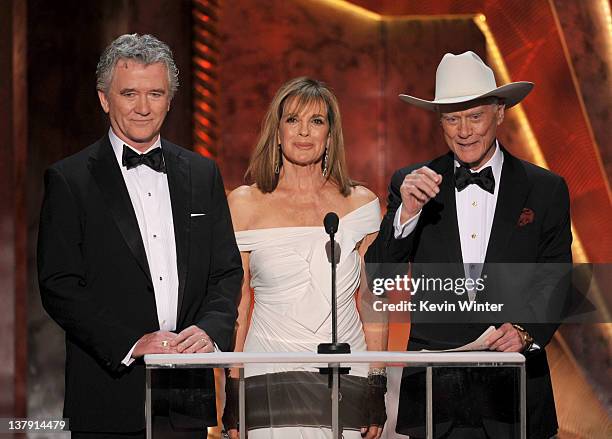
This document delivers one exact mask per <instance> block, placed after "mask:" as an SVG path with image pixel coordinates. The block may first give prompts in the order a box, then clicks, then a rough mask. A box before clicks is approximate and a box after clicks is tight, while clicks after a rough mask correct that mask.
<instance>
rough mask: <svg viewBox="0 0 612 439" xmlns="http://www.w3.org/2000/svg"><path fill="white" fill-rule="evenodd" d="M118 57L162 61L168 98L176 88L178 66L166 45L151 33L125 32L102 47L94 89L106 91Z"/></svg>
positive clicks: (146, 63) (142, 62) (150, 61)
mask: <svg viewBox="0 0 612 439" xmlns="http://www.w3.org/2000/svg"><path fill="white" fill-rule="evenodd" d="M120 59H131V60H134V61H136V62H138V63H141V64H144V65H149V64H155V63H163V64H164V65H165V66H166V70H167V72H168V84H169V85H170V90H169V96H170V99H172V97H173V96H174V93H175V92H176V90H177V89H178V86H179V81H178V74H179V71H178V68H177V67H176V64H175V63H174V59H173V58H172V50H170V47H168V45H167V44H166V43H164V42H162V41H160V40H158V39H157V38H155V37H154V36H153V35H138V34H125V35H121V36H120V37H119V38H117V39H116V40H114V41H113V42H112V43H110V45H109V46H108V47H107V48H106V49H104V52H103V53H102V55H101V56H100V60H99V61H98V66H97V67H96V89H98V90H100V91H103V92H104V93H107V92H108V90H109V88H110V84H111V81H112V79H113V70H114V68H115V65H116V64H117V61H119V60H120Z"/></svg>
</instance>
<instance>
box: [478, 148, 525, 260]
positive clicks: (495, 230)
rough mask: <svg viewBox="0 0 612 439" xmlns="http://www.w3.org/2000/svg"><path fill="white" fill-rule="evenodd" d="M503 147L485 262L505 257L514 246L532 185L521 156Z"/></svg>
mask: <svg viewBox="0 0 612 439" xmlns="http://www.w3.org/2000/svg"><path fill="white" fill-rule="evenodd" d="M502 151H503V152H504V165H503V167H502V172H501V178H500V180H501V181H500V185H499V194H498V195H497V204H496V206H495V216H494V217H493V226H492V227H491V236H490V238H489V245H488V247H487V256H486V258H485V263H486V262H503V261H504V256H505V255H506V254H507V252H508V249H511V246H510V238H511V237H512V234H513V233H514V231H515V230H516V228H517V226H516V222H517V221H518V218H519V215H520V214H521V210H522V208H523V206H524V205H525V199H526V198H527V195H528V194H529V190H530V188H531V183H530V182H529V181H528V180H527V174H526V173H525V169H524V168H523V165H522V164H521V162H520V160H518V159H517V158H515V157H513V156H512V155H510V154H509V153H508V152H507V151H506V150H505V149H502Z"/></svg>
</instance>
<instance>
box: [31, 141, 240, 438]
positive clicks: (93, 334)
mask: <svg viewBox="0 0 612 439" xmlns="http://www.w3.org/2000/svg"><path fill="white" fill-rule="evenodd" d="M162 149H163V153H164V159H165V162H166V168H167V174H168V186H169V191H170V198H171V203H172V217H173V221H174V233H175V240H176V253H177V265H178V267H177V268H178V277H179V292H178V310H177V328H176V331H177V332H179V331H181V330H182V329H184V328H186V327H188V326H190V325H193V324H195V325H198V326H199V327H200V328H202V329H203V330H204V331H206V332H207V333H208V335H209V336H210V337H211V338H212V339H213V340H214V341H215V342H216V343H217V345H218V346H219V348H220V349H221V350H229V348H230V344H231V338H232V333H233V328H234V322H235V319H236V314H237V312H236V300H237V296H238V294H239V291H240V283H241V280H242V274H243V272H242V266H241V261H240V255H239V252H238V249H237V246H236V242H235V238H234V232H233V228H232V223H231V218H230V214H229V209H228V206H227V201H226V198H225V192H224V188H223V182H222V180H221V176H220V174H219V170H218V168H217V166H216V165H215V163H214V162H212V161H211V160H208V159H206V158H203V157H201V156H199V155H197V154H195V153H193V152H190V151H187V150H185V149H183V148H180V147H178V146H176V145H174V144H172V143H170V142H167V141H165V140H162ZM191 213H205V215H201V216H196V217H192V216H191ZM38 275H39V284H40V291H41V296H42V302H43V306H44V307H45V309H46V311H47V312H48V313H49V315H50V316H51V317H52V318H53V319H54V320H55V321H56V322H57V323H58V324H59V325H60V326H61V327H62V328H63V329H64V331H65V332H66V377H65V379H66V390H65V404H64V416H65V417H67V418H70V426H71V429H73V430H82V431H107V432H110V431H136V430H140V429H142V428H144V396H145V389H144V366H143V363H142V362H141V361H137V362H136V363H135V364H133V365H131V366H130V367H125V366H124V365H122V363H121V361H122V360H123V358H124V357H125V355H126V354H127V353H128V352H129V350H130V349H131V347H132V346H133V345H134V344H135V343H136V341H137V340H138V339H139V338H140V337H141V336H142V335H144V334H145V333H150V332H154V331H157V330H159V324H158V318H157V310H156V305H155V295H154V292H153V284H152V281H151V274H150V272H149V267H148V263H147V259H146V254H145V250H144V245H143V242H142V238H141V235H140V230H139V228H138V223H137V219H136V215H135V213H134V209H133V207H132V204H131V201H130V197H129V195H128V192H127V188H126V186H125V183H124V180H123V177H122V175H121V170H120V168H119V165H118V163H117V160H116V157H115V155H114V153H113V150H112V146H111V144H110V141H109V139H108V136H104V137H103V138H102V139H101V140H99V141H98V142H96V143H94V144H93V145H91V146H89V147H87V148H86V149H84V150H82V151H80V152H78V153H77V154H75V155H73V156H71V157H68V158H66V159H64V160H61V161H60V162H58V163H56V164H54V165H52V166H51V167H50V168H49V169H48V170H47V171H46V173H45V197H44V201H43V206H42V211H41V219H40V230H39V237H38ZM194 380H195V381H194ZM179 381H180V383H179ZM212 382H213V380H212V372H211V371H207V372H206V373H200V374H195V375H194V374H191V376H185V375H183V376H178V377H177V387H185V386H186V383H188V384H191V385H194V386H195V387H198V388H199V389H200V390H202V391H203V392H200V396H201V397H202V398H201V400H202V401H203V404H202V405H201V406H200V407H199V408H197V410H200V413H198V416H201V417H202V423H203V424H205V425H206V424H208V425H210V424H214V423H215V411H214V385H213V386H212V387H211V383H212ZM183 408H184V407H183Z"/></svg>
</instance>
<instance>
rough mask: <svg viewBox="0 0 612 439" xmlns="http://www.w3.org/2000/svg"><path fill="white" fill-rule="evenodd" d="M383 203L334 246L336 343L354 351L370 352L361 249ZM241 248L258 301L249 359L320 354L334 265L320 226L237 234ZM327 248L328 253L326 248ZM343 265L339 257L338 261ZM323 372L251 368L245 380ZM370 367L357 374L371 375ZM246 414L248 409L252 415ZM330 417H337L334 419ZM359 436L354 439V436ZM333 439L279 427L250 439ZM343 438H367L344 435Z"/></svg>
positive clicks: (358, 217) (344, 229)
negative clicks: (361, 293) (360, 292)
mask: <svg viewBox="0 0 612 439" xmlns="http://www.w3.org/2000/svg"><path fill="white" fill-rule="evenodd" d="M380 217H381V214H380V205H379V202H378V199H375V200H372V201H371V202H369V203H367V204H365V205H363V206H361V207H359V208H357V209H355V210H353V211H352V212H350V213H349V214H347V215H345V216H344V217H342V218H340V221H339V226H338V232H337V233H336V236H335V238H336V242H337V243H338V245H337V247H336V249H338V246H339V248H340V256H339V262H338V265H337V271H336V279H337V280H336V285H337V303H338V341H339V342H346V343H349V344H350V345H351V350H352V351H353V352H356V351H364V350H366V343H365V337H364V332H363V327H362V324H361V320H360V317H359V314H358V311H357V305H356V301H355V293H356V292H357V289H358V287H359V283H360V275H361V263H360V256H359V253H358V252H357V249H356V247H357V244H358V243H359V242H360V241H361V240H362V239H363V238H364V237H365V236H366V235H368V234H371V233H374V232H377V231H378V229H379V225H380ZM236 240H237V243H238V247H239V249H240V251H242V252H249V253H250V255H249V268H250V273H251V287H252V288H253V289H254V292H255V301H254V307H253V315H252V318H251V324H250V328H249V331H248V335H247V337H246V341H245V345H244V351H245V352H316V351H317V345H318V344H319V343H325V342H329V341H330V340H331V293H330V290H331V287H330V284H331V266H330V263H329V259H328V253H327V252H328V248H329V236H328V235H327V233H326V232H325V229H324V228H323V227H322V226H321V227H316V226H313V227H278V228H267V229H255V230H246V231H240V232H236ZM326 245H327V249H326ZM336 258H337V259H338V256H337V255H336ZM296 370H299V371H312V372H317V371H318V370H317V369H316V368H314V367H312V365H295V364H266V365H258V366H249V367H245V376H246V377H251V376H255V375H263V374H270V373H276V372H286V371H296ZM367 371H368V366H367V365H359V366H355V367H352V368H351V372H350V374H351V375H358V376H363V377H365V376H367ZM247 410H248V408H247ZM330 416H331V415H330ZM353 434H354V436H353ZM323 437H331V432H330V430H329V429H328V428H311V427H275V428H262V429H256V430H251V431H249V438H251V439H257V438H283V439H285V438H287V439H289V438H323ZM344 437H345V438H349V437H355V438H359V437H361V436H360V434H359V432H358V431H347V430H345V431H344Z"/></svg>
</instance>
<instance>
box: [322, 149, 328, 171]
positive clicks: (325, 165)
mask: <svg viewBox="0 0 612 439" xmlns="http://www.w3.org/2000/svg"><path fill="white" fill-rule="evenodd" d="M328 157H329V148H328V147H327V146H326V147H325V157H324V158H323V177H327V158H328Z"/></svg>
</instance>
